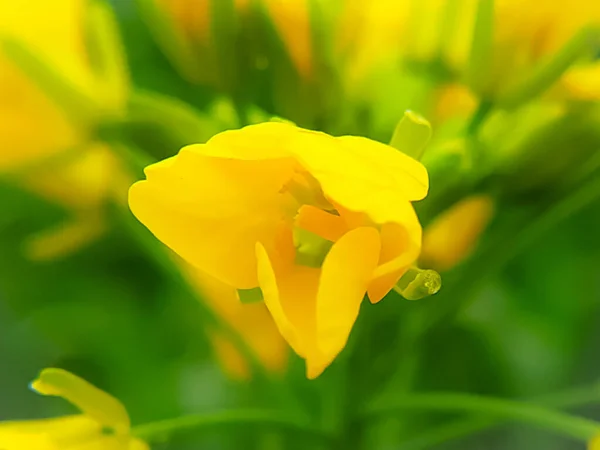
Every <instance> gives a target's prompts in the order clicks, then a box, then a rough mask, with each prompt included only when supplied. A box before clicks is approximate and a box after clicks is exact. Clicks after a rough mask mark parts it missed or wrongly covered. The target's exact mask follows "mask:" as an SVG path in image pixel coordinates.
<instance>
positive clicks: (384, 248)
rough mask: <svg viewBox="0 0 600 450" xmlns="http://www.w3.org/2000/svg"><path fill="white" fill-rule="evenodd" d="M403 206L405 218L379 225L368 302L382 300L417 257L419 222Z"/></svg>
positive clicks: (407, 207)
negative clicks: (378, 250)
mask: <svg viewBox="0 0 600 450" xmlns="http://www.w3.org/2000/svg"><path fill="white" fill-rule="evenodd" d="M404 205H405V206H406V216H405V217H406V219H405V220H404V221H403V222H402V224H399V223H386V224H383V225H382V227H381V256H380V260H379V266H378V267H377V269H376V270H375V272H374V274H373V281H372V283H371V285H370V286H369V300H370V301H371V303H377V302H378V301H379V300H381V299H382V298H383V297H384V296H385V295H386V294H387V293H388V292H389V291H390V290H391V289H392V288H393V287H394V285H395V284H396V282H397V281H398V280H399V279H400V277H401V276H402V275H403V274H404V272H406V270H407V269H408V268H409V267H410V266H411V265H412V264H413V263H414V262H415V261H416V260H417V258H418V257H419V253H420V251H421V239H422V230H421V224H420V223H419V220H418V218H417V215H416V214H415V211H414V209H413V208H412V206H411V205H409V204H404Z"/></svg>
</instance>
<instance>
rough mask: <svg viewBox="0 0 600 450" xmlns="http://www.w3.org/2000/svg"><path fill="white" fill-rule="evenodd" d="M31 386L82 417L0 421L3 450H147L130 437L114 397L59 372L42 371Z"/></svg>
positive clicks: (127, 422) (126, 419) (122, 408)
mask: <svg viewBox="0 0 600 450" xmlns="http://www.w3.org/2000/svg"><path fill="white" fill-rule="evenodd" d="M31 387H32V388H33V389H34V390H35V391H37V392H39V393H40V394H42V395H50V396H58V397H62V398H64V399H65V400H67V401H69V402H70V403H72V404H73V405H75V406H76V407H77V408H79V409H80V410H81V414H77V415H71V416H64V417H59V418H56V419H42V420H31V421H22V422H0V448H2V449H4V450H22V449H36V450H63V449H65V448H69V449H72V450H85V449H91V448H98V449H112V450H149V449H150V448H149V447H148V445H147V444H146V443H144V442H142V441H141V440H139V439H136V438H134V437H132V436H131V434H130V421H129V416H128V414H127V411H126V410H125V407H124V406H123V405H122V404H121V402H119V401H118V400H117V399H116V398H114V397H112V396H111V395H109V394H107V393H106V392H103V391H101V390H100V389H98V388H97V387H95V386H92V385H91V384H90V383H88V382H87V381H85V380H83V379H81V378H79V377H77V376H75V375H73V374H71V373H69V372H67V371H65V370H62V369H45V370H43V371H42V373H41V374H40V376H39V378H38V379H37V380H35V381H34V382H33V383H32V384H31Z"/></svg>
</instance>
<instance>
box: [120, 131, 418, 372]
mask: <svg viewBox="0 0 600 450" xmlns="http://www.w3.org/2000/svg"><path fill="white" fill-rule="evenodd" d="M146 176H147V180H146V181H140V182H138V183H136V184H134V185H133V186H132V188H131V190H130V194H129V204H130V207H131V210H132V211H133V213H134V214H135V215H136V217H137V218H138V219H139V220H140V221H141V222H142V223H143V224H145V225H146V226H147V227H148V228H149V229H150V231H152V232H153V233H154V234H155V236H156V237H157V238H158V239H160V240H161V241H162V242H164V243H165V244H166V245H168V246H169V247H171V248H172V249H173V250H174V251H175V252H176V253H178V254H179V255H180V256H181V257H183V258H184V259H185V260H187V261H188V262H190V263H191V264H193V265H194V266H195V267H197V268H198V269H201V270H204V271H205V272H207V273H209V274H210V275H211V276H213V277H215V278H217V279H219V280H220V281H222V282H225V283H227V284H228V285H230V286H233V287H234V288H236V289H252V288H256V287H260V288H261V289H262V292H263V296H264V301H265V304H266V306H267V308H268V309H269V311H270V312H271V315H272V316H273V319H274V320H275V323H276V324H277V327H278V329H279V331H280V332H281V334H282V335H283V337H284V338H285V339H286V340H287V341H288V343H289V344H290V345H291V346H292V348H293V349H294V350H295V351H296V353H298V354H299V355H300V356H301V357H303V358H304V359H305V360H306V363H307V376H308V377H309V378H315V377H317V376H318V375H319V374H320V373H321V372H322V371H323V370H324V369H325V368H326V367H327V366H328V365H329V364H330V363H331V362H332V361H333V359H334V358H335V357H336V355H337V354H338V353H339V352H340V351H341V350H342V349H343V348H344V346H345V344H346V341H347V339H348V336H349V334H350V331H351V329H352V326H353V324H354V321H355V320H356V317H357V315H358V312H359V308H360V304H361V302H362V299H363V297H364V295H365V292H367V291H368V295H369V298H370V300H371V302H373V303H375V302H378V301H379V300H381V299H382V298H383V297H384V296H385V295H386V293H387V292H389V290H390V289H391V288H392V287H393V286H394V285H395V283H396V282H397V280H398V279H399V278H400V277H401V276H402V275H403V274H404V273H405V272H406V270H407V269H408V268H409V267H410V266H411V265H412V263H413V262H414V261H415V260H416V259H417V257H418V255H419V252H420V247H421V226H420V224H419V221H418V219H417V216H416V214H415V212H414V209H413V207H412V205H411V201H414V200H420V199H422V198H423V197H424V196H425V195H426V194H427V189H428V177H427V172H426V170H425V168H424V167H423V166H422V165H421V164H420V163H419V162H417V161H415V160H413V159H412V158H410V157H408V156H406V155H404V154H403V153H401V152H399V151H397V150H395V149H393V148H392V147H389V146H387V145H384V144H381V143H378V142H374V141H371V140H369V139H366V138H362V137H355V136H344V137H337V138H335V137H331V136H329V135H326V134H324V133H318V132H314V131H309V130H305V129H302V128H297V127H295V126H293V125H289V124H285V123H275V122H272V123H263V124H258V125H253V126H249V127H245V128H243V129H241V130H234V131H227V132H224V133H220V134H218V135H216V136H214V137H213V138H212V139H210V140H209V141H208V143H207V144H204V145H192V146H188V147H185V148H183V149H182V150H181V151H180V152H179V154H178V155H177V156H174V157H172V158H169V159H167V160H164V161H162V162H159V163H157V164H153V165H151V166H149V167H147V168H146Z"/></svg>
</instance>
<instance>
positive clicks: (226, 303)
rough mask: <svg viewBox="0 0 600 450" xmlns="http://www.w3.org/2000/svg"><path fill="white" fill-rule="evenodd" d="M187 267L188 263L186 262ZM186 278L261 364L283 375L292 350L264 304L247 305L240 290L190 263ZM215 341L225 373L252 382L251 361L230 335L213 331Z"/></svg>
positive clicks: (213, 341)
mask: <svg viewBox="0 0 600 450" xmlns="http://www.w3.org/2000/svg"><path fill="white" fill-rule="evenodd" d="M184 264H186V263H184ZM186 269H187V270H185V272H186V275H187V276H188V278H189V279H190V282H191V283H192V285H193V286H194V287H195V288H196V289H197V290H198V291H199V292H200V294H201V296H202V299H203V300H204V301H205V302H206V303H207V304H208V306H209V307H210V308H211V309H212V310H213V311H214V312H215V313H216V314H217V315H218V316H219V317H220V318H221V320H223V321H225V322H226V323H227V324H228V325H229V326H231V327H232V328H233V329H234V330H235V331H236V332H238V333H239V335H240V337H241V338H242V339H244V341H245V342H246V344H247V345H248V347H249V348H250V350H252V351H253V352H254V354H255V355H256V357H257V358H258V361H259V362H260V363H261V364H262V365H263V366H264V367H265V369H267V370H268V371H269V372H283V370H284V369H285V368H286V366H287V360H288V348H287V346H286V344H285V341H284V340H283V339H282V337H281V335H280V334H279V332H278V331H277V327H276V326H275V323H274V322H273V319H272V318H271V316H270V314H269V311H268V309H267V308H266V306H265V304H264V303H263V302H255V303H249V304H243V303H242V302H241V301H240V298H239V295H238V292H237V290H236V289H235V288H234V287H232V286H230V285H228V284H225V283H223V282H221V281H219V280H217V279H216V278H214V277H211V276H210V275H208V274H206V273H204V272H202V271H200V270H198V269H196V268H194V267H192V266H190V265H187V264H186ZM209 333H210V338H211V342H212V344H213V346H214V348H215V351H216V354H217V357H218V358H219V361H220V362H221V365H222V367H223V369H224V370H225V372H226V373H227V374H229V375H230V376H231V377H233V378H238V379H248V378H249V377H250V375H251V371H250V367H249V365H248V361H246V359H245V358H244V355H242V353H240V351H239V350H238V349H237V348H236V346H235V344H234V343H233V342H231V340H230V339H229V338H228V337H227V335H226V334H224V333H222V332H220V331H218V330H210V331H209Z"/></svg>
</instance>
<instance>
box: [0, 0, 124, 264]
mask: <svg viewBox="0 0 600 450" xmlns="http://www.w3.org/2000/svg"><path fill="white" fill-rule="evenodd" d="M90 8H91V7H90V6H89V5H88V3H87V1H86V0H64V1H61V2H59V3H57V4H54V3H52V4H50V3H48V2H45V1H42V0H24V1H22V2H2V4H1V5H0V38H2V39H11V40H14V41H16V42H18V43H19V44H20V45H23V46H25V47H26V48H27V50H28V51H29V52H31V53H32V54H33V55H34V57H35V58H36V59H39V60H41V61H43V62H44V63H45V64H46V65H47V66H48V67H51V68H53V69H54V68H59V72H60V75H61V76H62V77H63V78H64V81H65V82H66V83H68V85H69V86H70V88H72V89H73V90H74V91H77V92H79V93H81V94H82V95H84V96H85V97H87V98H91V99H95V100H96V101H97V103H98V111H96V113H97V115H98V116H101V115H102V114H105V113H107V112H110V111H115V112H116V111H119V110H121V109H122V108H123V107H124V104H125V99H126V92H127V83H126V75H125V74H124V72H125V69H124V67H119V68H118V69H116V70H117V71H122V72H123V73H120V75H118V76H117V77H116V78H118V81H116V82H113V81H114V80H113V79H111V82H110V83H109V82H108V80H106V79H105V78H104V77H102V76H99V75H98V74H97V73H95V72H94V71H93V70H92V67H91V65H90V61H89V55H88V53H87V51H86V46H85V42H86V33H85V31H86V30H84V28H83V25H84V24H85V23H86V21H88V22H89V20H90V17H89V14H92V13H96V12H97V10H93V11H92V10H91V9H90ZM48 17H52V20H48ZM88 37H89V36H88ZM113 37H114V36H113ZM113 63H115V64H118V61H113ZM39 76H40V77H43V74H40V75H39ZM107 78H110V77H107ZM87 120H91V119H90V118H86V119H82V120H81V121H80V120H79V117H77V118H76V119H75V120H74V117H72V116H71V115H69V114H68V113H67V112H66V111H65V109H64V105H62V104H59V102H57V99H56V98H52V96H51V95H50V94H49V93H48V92H45V91H44V90H42V88H41V86H40V85H39V84H38V83H37V80H36V79H35V77H33V76H32V74H26V73H25V72H23V71H22V68H21V67H19V66H18V65H17V64H15V62H14V61H13V60H12V59H11V58H10V55H8V54H7V53H5V52H0V148H1V149H0V173H2V174H5V175H9V176H11V179H13V180H16V182H17V183H19V184H21V185H23V186H24V187H25V188H26V189H29V190H32V191H34V192H35V193H37V194H39V195H42V196H43V197H45V198H47V199H49V200H51V201H53V202H56V203H58V204H61V205H62V206H64V207H66V208H68V209H70V210H72V211H73V212H74V216H75V222H74V223H73V224H72V225H69V226H66V227H64V226H63V227H61V228H60V230H58V231H59V233H58V234H56V233H54V234H53V233H45V234H44V235H43V236H38V237H37V238H35V239H34V241H33V242H32V243H31V246H32V248H30V251H29V253H30V255H31V256H34V257H36V258H38V257H39V258H46V257H52V256H57V255H59V254H61V253H65V252H66V251H69V250H71V249H72V248H73V247H74V245H73V244H74V243H77V244H80V243H83V242H85V241H87V240H89V239H92V238H93V237H95V236H97V235H98V234H99V233H100V232H101V230H102V229H103V226H102V224H101V223H100V222H99V220H98V219H99V214H98V209H99V206H100V204H101V203H102V202H103V201H104V200H105V199H106V198H107V197H108V196H111V195H113V194H114V193H115V191H116V190H117V189H121V192H124V190H123V188H124V186H125V184H124V179H125V178H126V177H125V175H124V172H123V170H122V169H121V168H120V167H119V163H118V161H117V158H116V157H115V156H114V155H113V154H112V152H111V151H110V150H109V149H108V148H107V147H106V146H105V145H103V144H100V143H95V142H93V137H92V129H93V127H94V126H95V123H92V122H89V123H88V122H87ZM75 122H76V123H75ZM69 231H72V233H69Z"/></svg>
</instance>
